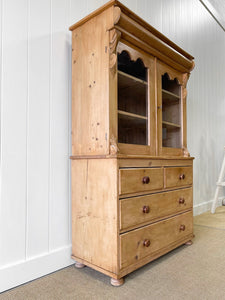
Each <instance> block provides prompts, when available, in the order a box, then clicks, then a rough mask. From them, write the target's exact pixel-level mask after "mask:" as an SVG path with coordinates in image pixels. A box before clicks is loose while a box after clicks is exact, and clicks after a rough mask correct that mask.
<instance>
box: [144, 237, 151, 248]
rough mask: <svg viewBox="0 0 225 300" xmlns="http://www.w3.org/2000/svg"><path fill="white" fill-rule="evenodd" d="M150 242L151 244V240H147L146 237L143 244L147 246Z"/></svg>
mask: <svg viewBox="0 0 225 300" xmlns="http://www.w3.org/2000/svg"><path fill="white" fill-rule="evenodd" d="M150 244H151V242H150V240H147V239H145V240H144V242H143V246H145V247H149V246H150Z"/></svg>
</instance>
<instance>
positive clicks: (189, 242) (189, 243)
mask: <svg viewBox="0 0 225 300" xmlns="http://www.w3.org/2000/svg"><path fill="white" fill-rule="evenodd" d="M192 244H193V242H192V241H191V240H190V241H187V242H186V243H185V245H187V246H191V245H192Z"/></svg>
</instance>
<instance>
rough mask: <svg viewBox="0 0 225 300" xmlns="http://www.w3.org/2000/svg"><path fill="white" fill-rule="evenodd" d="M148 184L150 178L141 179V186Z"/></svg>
mask: <svg viewBox="0 0 225 300" xmlns="http://www.w3.org/2000/svg"><path fill="white" fill-rule="evenodd" d="M149 182H150V178H149V177H148V176H144V177H143V178H142V183H143V184H148V183H149Z"/></svg>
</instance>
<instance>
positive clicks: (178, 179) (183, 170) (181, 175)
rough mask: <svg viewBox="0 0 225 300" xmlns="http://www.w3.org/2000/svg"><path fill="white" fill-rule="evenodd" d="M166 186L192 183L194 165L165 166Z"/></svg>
mask: <svg viewBox="0 0 225 300" xmlns="http://www.w3.org/2000/svg"><path fill="white" fill-rule="evenodd" d="M164 172H165V173H164V174H165V188H172V187H181V186H186V185H191V184H192V181H193V172H192V167H171V168H165V170H164Z"/></svg>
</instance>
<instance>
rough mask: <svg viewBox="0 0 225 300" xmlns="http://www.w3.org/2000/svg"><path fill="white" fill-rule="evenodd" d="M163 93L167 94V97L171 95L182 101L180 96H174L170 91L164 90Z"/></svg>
mask: <svg viewBox="0 0 225 300" xmlns="http://www.w3.org/2000/svg"><path fill="white" fill-rule="evenodd" d="M162 92H163V93H165V94H167V95H170V96H172V97H174V98H176V99H177V100H180V96H178V95H176V94H174V93H172V92H170V91H167V90H164V89H162Z"/></svg>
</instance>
